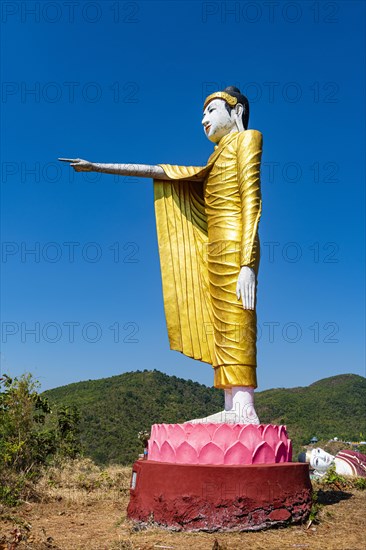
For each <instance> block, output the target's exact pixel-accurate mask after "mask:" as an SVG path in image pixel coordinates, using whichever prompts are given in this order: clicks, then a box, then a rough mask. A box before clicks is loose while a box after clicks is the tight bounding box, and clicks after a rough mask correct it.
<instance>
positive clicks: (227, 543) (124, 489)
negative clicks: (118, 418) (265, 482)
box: [0, 459, 366, 550]
mask: <svg viewBox="0 0 366 550" xmlns="http://www.w3.org/2000/svg"><path fill="white" fill-rule="evenodd" d="M130 475H131V469H130V468H123V467H118V466H111V467H108V468H105V469H102V468H99V467H97V466H95V465H94V464H93V463H92V462H91V461H90V460H86V459H83V460H78V461H77V462H65V463H63V465H62V467H61V468H57V467H55V468H53V469H50V470H49V471H48V472H47V473H46V474H45V475H44V476H43V478H42V479H41V481H40V482H39V484H38V486H37V491H38V492H39V493H42V495H43V498H42V501H41V502H38V503H25V504H23V505H22V506H21V507H20V508H16V509H12V510H3V511H1V510H0V550H18V549H19V550H46V549H54V550H241V549H243V550H287V549H292V550H294V549H299V550H301V549H304V550H364V549H365V548H366V540H365V535H364V533H365V513H364V510H365V504H366V491H357V490H354V489H352V490H351V489H349V490H348V489H343V490H339V489H338V488H337V487H325V488H323V493H322V495H321V504H322V507H321V509H320V512H319V515H318V518H319V523H313V524H311V525H310V526H309V527H308V528H307V526H306V525H298V526H292V527H288V528H286V529H272V530H268V531H260V532H252V533H213V534H209V533H177V532H172V531H168V530H164V529H159V528H157V527H153V526H151V527H149V528H147V529H143V530H141V529H139V528H138V527H137V526H136V525H135V524H134V523H133V522H131V521H129V520H128V519H127V518H126V508H127V504H128V499H129V483H130Z"/></svg>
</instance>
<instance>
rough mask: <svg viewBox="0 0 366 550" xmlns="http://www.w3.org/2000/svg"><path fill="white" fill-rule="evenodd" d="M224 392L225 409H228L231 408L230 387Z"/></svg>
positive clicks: (231, 393)
mask: <svg viewBox="0 0 366 550" xmlns="http://www.w3.org/2000/svg"><path fill="white" fill-rule="evenodd" d="M224 392H225V411H230V410H231V409H232V408H233V392H232V388H227V389H225V390H224Z"/></svg>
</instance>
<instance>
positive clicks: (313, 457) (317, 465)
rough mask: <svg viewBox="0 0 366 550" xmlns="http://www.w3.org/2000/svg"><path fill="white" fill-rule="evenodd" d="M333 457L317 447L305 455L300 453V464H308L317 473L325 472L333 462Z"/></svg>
mask: <svg viewBox="0 0 366 550" xmlns="http://www.w3.org/2000/svg"><path fill="white" fill-rule="evenodd" d="M334 458H335V457H334V456H333V455H331V454H329V453H327V452H326V451H324V450H323V449H320V448H319V447H317V448H316V449H312V450H311V451H307V452H306V453H300V455H299V461H300V462H309V463H310V466H311V467H312V468H314V470H317V471H318V472H322V473H324V472H326V471H327V470H328V468H329V467H330V466H331V465H332V464H333V462H334Z"/></svg>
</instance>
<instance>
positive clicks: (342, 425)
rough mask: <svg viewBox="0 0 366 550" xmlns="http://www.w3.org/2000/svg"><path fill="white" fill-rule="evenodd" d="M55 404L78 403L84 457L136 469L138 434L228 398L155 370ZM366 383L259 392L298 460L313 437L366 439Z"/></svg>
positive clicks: (79, 388)
mask: <svg viewBox="0 0 366 550" xmlns="http://www.w3.org/2000/svg"><path fill="white" fill-rule="evenodd" d="M44 395H45V396H47V397H48V399H49V401H50V403H51V406H53V407H54V408H56V409H57V407H59V406H61V405H66V406H70V405H75V406H76V407H77V408H78V410H79V412H80V417H81V423H80V433H81V440H82V444H83V447H84V449H85V454H86V455H87V456H90V457H91V458H93V459H94V460H95V461H96V462H97V463H100V464H107V463H123V464H127V463H131V462H133V461H134V460H135V459H136V457H137V455H138V453H139V452H141V450H142V447H141V446H140V445H141V444H140V442H139V441H138V439H137V433H138V432H139V431H141V430H149V429H150V426H151V425H152V424H154V423H163V422H166V423H180V422H185V421H187V420H189V419H192V418H200V417H202V416H207V415H208V414H212V413H213V412H217V411H219V410H222V408H223V403H224V399H223V392H222V391H221V390H217V389H215V388H208V387H207V386H204V385H202V384H199V383H198V382H193V381H192V380H184V379H183V378H178V377H176V376H169V375H167V374H164V373H162V372H160V371H158V370H152V371H149V370H144V371H131V372H127V373H124V374H120V375H115V376H112V377H109V378H101V379H97V380H89V381H82V382H74V383H72V384H68V385H65V386H59V387H58V388H54V389H52V390H47V391H45V392H44ZM365 403H366V378H364V377H362V376H359V375H356V374H341V375H337V376H333V377H328V378H324V379H321V380H318V381H316V382H313V383H312V384H310V385H309V386H298V387H295V388H274V389H269V390H264V391H263V392H256V410H257V413H258V416H259V418H260V420H261V422H262V423H263V424H270V423H273V424H286V425H287V428H288V431H289V434H290V437H291V438H292V439H293V442H294V450H295V455H296V452H298V451H299V450H300V449H301V446H302V445H304V444H306V443H308V442H309V440H310V439H311V437H313V436H314V435H315V436H316V437H317V438H318V439H319V440H320V439H330V438H332V437H335V436H337V437H338V438H339V439H343V440H346V441H349V440H357V439H360V438H365V436H366V405H365Z"/></svg>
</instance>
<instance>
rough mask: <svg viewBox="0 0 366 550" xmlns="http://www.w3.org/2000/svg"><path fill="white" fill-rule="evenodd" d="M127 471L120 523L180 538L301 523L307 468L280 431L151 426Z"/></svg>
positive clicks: (307, 499) (306, 506) (307, 504)
mask: <svg viewBox="0 0 366 550" xmlns="http://www.w3.org/2000/svg"><path fill="white" fill-rule="evenodd" d="M148 451H149V452H148V459H147V460H139V461H137V462H135V464H134V465H133V473H132V482H131V490H130V503H129V506H128V510H127V513H128V516H129V517H130V518H131V519H134V520H136V521H138V522H140V523H146V522H151V521H153V522H154V523H155V524H158V525H161V526H164V527H168V528H171V529H175V530H185V531H196V530H204V531H248V530H258V529H265V528H268V527H272V526H274V525H286V524H289V523H296V522H299V521H303V520H304V519H306V517H307V516H308V514H309V512H310V508H311V484H310V479H309V470H308V465H307V464H302V463H292V462H291V453H292V449H291V441H290V440H289V439H288V437H287V432H286V427H285V426H273V425H260V426H253V425H249V424H248V425H246V424H190V423H186V424H155V425H154V426H153V427H152V431H151V438H150V440H149V444H148Z"/></svg>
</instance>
